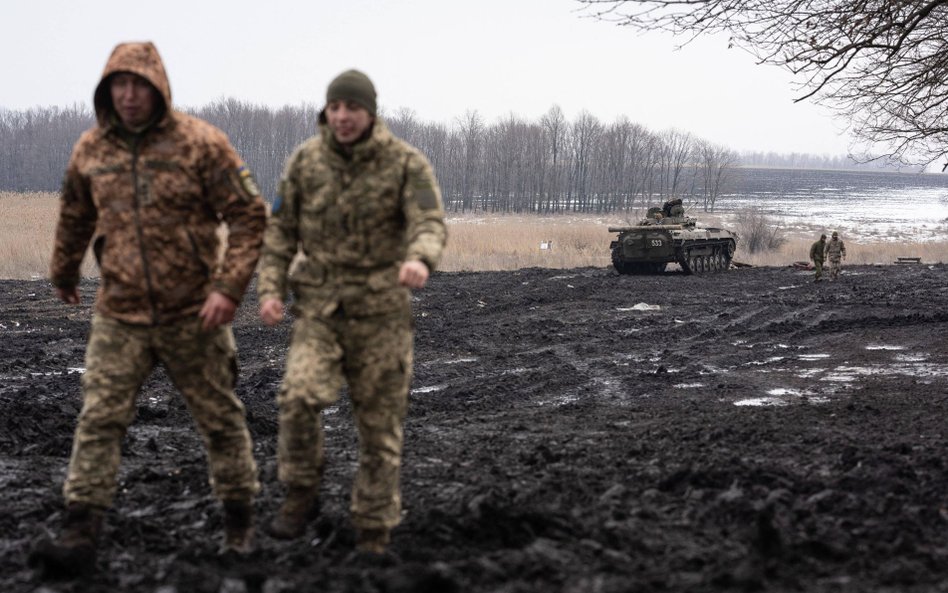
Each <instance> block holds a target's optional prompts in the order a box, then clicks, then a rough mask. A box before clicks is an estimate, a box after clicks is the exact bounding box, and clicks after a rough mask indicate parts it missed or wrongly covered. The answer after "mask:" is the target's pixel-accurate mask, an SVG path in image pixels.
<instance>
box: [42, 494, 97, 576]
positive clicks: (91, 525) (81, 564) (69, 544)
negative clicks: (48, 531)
mask: <svg viewBox="0 0 948 593" xmlns="http://www.w3.org/2000/svg"><path fill="white" fill-rule="evenodd" d="M104 517H105V510H104V509H102V508H101V507H96V506H92V505H89V504H85V503H78V502H71V503H69V504H67V505H66V516H65V518H64V519H63V530H62V533H61V534H60V536H59V537H58V538H57V539H55V540H50V539H48V538H44V539H43V540H41V541H40V542H39V543H38V544H37V545H36V547H35V548H34V549H33V552H32V553H31V554H30V557H29V561H28V562H29V565H30V566H32V567H34V568H37V569H39V570H40V571H42V572H43V573H44V574H45V575H48V576H52V577H70V576H78V575H81V574H86V573H89V572H92V571H93V570H94V569H95V551H96V546H97V545H98V543H99V534H100V533H101V532H102V520H103V518H104Z"/></svg>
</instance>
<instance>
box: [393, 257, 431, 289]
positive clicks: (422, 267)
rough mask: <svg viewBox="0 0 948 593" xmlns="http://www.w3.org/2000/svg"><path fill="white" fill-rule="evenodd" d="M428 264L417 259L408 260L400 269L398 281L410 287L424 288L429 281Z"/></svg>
mask: <svg viewBox="0 0 948 593" xmlns="http://www.w3.org/2000/svg"><path fill="white" fill-rule="evenodd" d="M429 274H430V272H429V270H428V265H427V264H425V263H424V262H421V261H418V260H417V259H414V260H410V261H407V262H405V263H403V264H402V267H401V268H399V270H398V283H399V284H401V285H402V286H407V287H408V288H424V287H425V283H426V282H428V275H429Z"/></svg>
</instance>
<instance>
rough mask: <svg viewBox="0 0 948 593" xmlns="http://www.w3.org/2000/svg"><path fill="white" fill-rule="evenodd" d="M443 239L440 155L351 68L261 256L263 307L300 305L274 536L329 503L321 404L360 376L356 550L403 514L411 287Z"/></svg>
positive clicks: (383, 546) (285, 195) (283, 196)
mask: <svg viewBox="0 0 948 593" xmlns="http://www.w3.org/2000/svg"><path fill="white" fill-rule="evenodd" d="M445 240H446V230H445V226H444V209H443V207H442V203H441V192H440V190H439V188H438V182H437V180H436V179H435V176H434V172H433V171H432V168H431V164H430V163H429V162H428V160H427V159H426V158H425V156H424V155H423V154H421V152H419V151H418V150H417V149H416V148H414V147H412V146H411V145H409V144H408V143H406V142H404V141H402V140H400V139H398V138H395V137H394V136H393V135H392V134H391V133H390V132H389V131H388V128H387V127H386V126H385V124H384V122H383V121H382V120H381V119H380V118H378V117H377V109H376V92H375V86H374V85H373V84H372V81H371V80H370V79H369V77H368V76H366V75H365V74H363V73H362V72H359V71H357V70H347V71H346V72H343V73H342V74H340V75H339V76H337V77H336V78H335V79H334V80H333V81H332V82H331V83H330V84H329V87H328V88H327V91H326V107H325V109H323V111H322V112H321V113H320V125H319V134H318V135H316V136H314V137H312V138H310V139H309V140H307V141H306V142H304V143H303V144H302V145H301V146H300V147H298V148H297V149H296V151H295V152H294V153H293V154H292V155H291V156H290V158H289V160H288V161H287V164H286V168H285V170H284V174H283V178H282V180H281V181H280V191H279V197H278V199H277V201H276V203H274V205H273V213H272V216H271V218H270V220H269V222H268V225H267V230H266V234H265V239H264V248H263V255H262V257H261V267H260V275H259V281H258V295H259V298H260V317H261V318H262V319H263V321H264V323H266V324H267V325H275V324H277V323H279V322H280V321H281V320H282V319H283V307H284V304H283V303H284V301H285V300H286V299H287V297H288V294H289V292H290V291H292V292H293V300H294V310H293V311H294V316H295V321H294V326H293V334H292V338H291V343H290V346H289V352H288V353H287V359H286V360H287V362H286V371H285V374H284V377H283V382H282V384H281V386H280V389H279V393H278V396H277V403H278V404H279V408H280V432H279V438H278V452H277V461H278V477H279V479H280V481H281V482H283V483H284V485H285V486H286V491H287V494H286V498H285V500H284V502H283V504H282V506H281V507H280V509H279V511H278V512H277V515H276V517H275V518H274V519H273V521H272V522H271V523H270V533H271V534H272V535H273V536H275V537H279V538H286V539H289V538H296V537H299V536H301V535H302V534H303V533H304V532H305V530H306V527H307V525H308V523H309V522H310V521H311V520H312V519H313V518H315V517H316V515H317V514H318V512H319V502H318V494H319V486H320V480H321V477H322V473H323V464H324V451H323V443H324V441H325V439H324V436H323V431H322V419H321V416H320V413H321V411H322V410H323V409H325V408H327V407H329V406H331V405H333V404H334V403H335V402H336V401H337V400H338V398H339V390H340V389H341V387H342V386H343V384H348V387H349V394H350V398H351V400H352V408H353V417H354V419H355V423H356V428H357V430H358V435H359V466H358V470H357V473H356V478H355V484H354V485H353V490H352V502H351V511H352V521H353V523H354V525H355V528H356V547H357V549H358V550H359V551H360V552H361V553H367V554H382V553H385V552H386V550H387V546H388V544H389V540H390V532H391V530H392V528H394V527H395V526H396V525H398V523H399V519H400V514H401V492H400V487H399V477H400V466H401V454H402V440H403V439H402V430H403V429H402V425H403V421H404V417H405V411H406V408H407V404H408V390H409V385H410V383H411V370H412V359H413V352H412V342H413V322H412V315H411V307H410V302H411V294H410V291H411V290H412V289H416V290H417V289H421V288H423V287H424V286H425V284H426V283H427V281H428V278H429V275H430V273H431V271H432V270H434V268H435V266H436V265H437V264H438V261H439V260H440V258H441V252H442V250H443V248H444V244H445ZM297 257H299V258H301V261H300V263H299V264H298V265H296V266H294V271H293V274H292V275H289V268H290V263H291V262H292V261H293V260H294V258H297Z"/></svg>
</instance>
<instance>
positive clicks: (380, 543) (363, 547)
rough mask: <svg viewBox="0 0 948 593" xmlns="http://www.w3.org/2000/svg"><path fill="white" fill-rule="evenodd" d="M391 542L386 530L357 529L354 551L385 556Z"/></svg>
mask: <svg viewBox="0 0 948 593" xmlns="http://www.w3.org/2000/svg"><path fill="white" fill-rule="evenodd" d="M390 541H391V536H390V535H389V531H388V529H384V528H383V529H358V530H356V550H358V551H359V552H368V553H369V554H378V555H382V554H385V550H386V548H387V547H388V544H389V542H390Z"/></svg>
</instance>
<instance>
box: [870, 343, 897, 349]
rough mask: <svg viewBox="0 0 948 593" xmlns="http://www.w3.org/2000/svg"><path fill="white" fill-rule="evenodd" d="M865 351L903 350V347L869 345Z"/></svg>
mask: <svg viewBox="0 0 948 593" xmlns="http://www.w3.org/2000/svg"><path fill="white" fill-rule="evenodd" d="M866 350H905V346H891V345H888V344H870V345H868V346H866Z"/></svg>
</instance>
